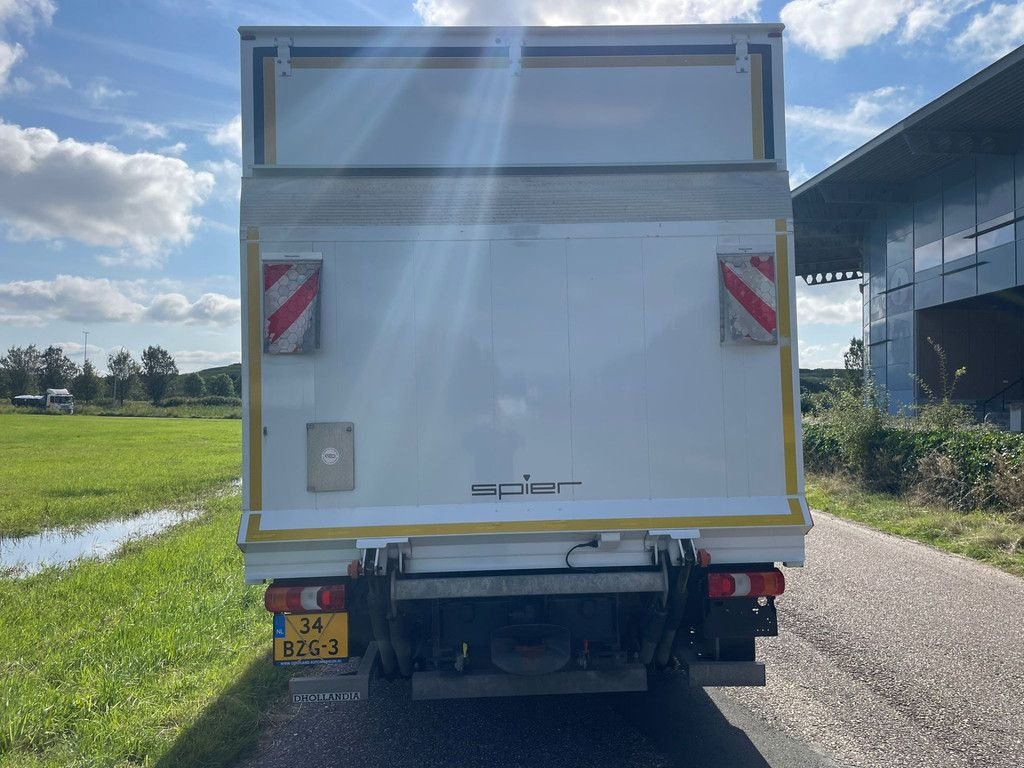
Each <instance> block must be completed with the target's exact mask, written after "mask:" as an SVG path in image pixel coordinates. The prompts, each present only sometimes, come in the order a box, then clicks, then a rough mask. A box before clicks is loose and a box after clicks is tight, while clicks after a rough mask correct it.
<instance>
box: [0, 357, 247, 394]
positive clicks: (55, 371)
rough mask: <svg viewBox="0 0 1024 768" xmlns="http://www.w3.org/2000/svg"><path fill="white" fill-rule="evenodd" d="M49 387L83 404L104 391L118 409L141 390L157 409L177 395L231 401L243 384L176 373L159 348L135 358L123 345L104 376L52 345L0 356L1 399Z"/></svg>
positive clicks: (171, 359) (110, 359) (109, 361)
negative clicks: (164, 401) (157, 406)
mask: <svg viewBox="0 0 1024 768" xmlns="http://www.w3.org/2000/svg"><path fill="white" fill-rule="evenodd" d="M47 389H67V390H68V391H70V392H71V394H72V395H74V396H75V397H76V398H77V399H78V400H81V401H83V402H87V403H88V402H92V401H93V400H96V399H98V398H99V397H100V394H101V393H104V394H105V396H106V397H107V398H109V399H110V400H115V401H117V402H118V403H120V404H122V405H123V404H124V401H125V400H132V399H137V396H138V395H139V394H140V389H141V393H144V394H145V396H146V398H147V399H149V400H150V401H151V402H152V403H153V404H154V405H155V404H157V403H159V402H160V401H161V400H163V399H164V398H165V397H167V396H168V395H170V394H175V393H178V392H180V393H181V394H183V395H184V396H185V397H202V396H203V395H217V396H220V397H235V396H237V395H238V394H240V390H241V382H240V381H239V380H237V379H233V378H232V377H231V376H228V375H227V374H224V373H222V374H219V375H217V376H211V377H209V378H205V379H204V378H203V377H202V376H200V375H199V374H197V373H188V374H185V375H179V374H178V366H177V364H176V363H175V361H174V357H173V356H172V355H171V353H170V352H168V351H167V350H166V349H164V348H163V347H160V346H149V347H146V348H145V349H144V350H143V351H142V354H141V355H140V357H139V360H136V359H135V357H134V356H133V355H132V353H131V352H129V351H128V350H127V349H124V348H123V347H122V348H121V349H119V350H118V351H116V352H111V353H110V354H109V355H108V356H107V375H106V376H105V377H101V376H100V375H99V374H98V373H97V371H96V368H95V366H93V364H92V361H91V360H86V361H85V362H84V363H83V364H82V365H81V366H80V365H78V364H77V363H75V362H74V361H73V360H71V359H70V358H69V357H68V356H67V355H66V354H64V350H63V349H62V348H61V347H58V346H56V345H50V346H49V347H47V348H46V349H42V350H40V349H39V348H38V347H37V346H36V345H35V344H29V345H28V346H26V347H17V346H12V347H11V348H10V349H8V350H7V354H6V355H5V356H4V357H2V358H0V396H2V397H4V398H11V397H15V396H17V395H31V394H37V392H43V391H45V390H47Z"/></svg>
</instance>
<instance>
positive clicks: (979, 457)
mask: <svg viewBox="0 0 1024 768" xmlns="http://www.w3.org/2000/svg"><path fill="white" fill-rule="evenodd" d="M804 464H805V466H806V467H807V468H808V469H809V470H811V471H817V472H839V473H843V474H852V475H855V476H857V479H859V480H860V481H861V482H862V484H863V485H864V486H865V487H866V488H868V489H870V490H875V491H883V492H887V493H894V494H904V493H907V492H908V491H911V490H919V491H921V492H923V493H924V494H925V495H928V496H930V497H938V500H942V501H944V502H945V503H947V504H948V505H949V506H952V507H955V508H963V507H964V506H966V505H975V506H977V505H981V506H996V507H999V506H1016V502H1013V501H1010V500H1008V499H1006V493H1005V492H1004V491H1003V490H1001V489H1002V488H1004V487H1005V486H1007V485H1013V484H1015V482H1016V476H1017V475H1018V474H1019V473H1020V472H1021V470H1022V468H1024V435H1021V434H1014V433H1010V432H999V431H996V430H991V429H956V430H946V431H941V430H935V429H922V428H919V427H918V426H916V424H915V422H912V421H908V422H907V423H905V424H901V423H898V422H897V423H893V422H892V421H888V422H883V423H880V424H879V426H878V427H877V428H876V429H873V430H869V431H868V432H867V434H863V433H862V434H860V435H858V440H857V441H856V442H855V443H854V442H853V441H846V440H844V432H843V430H842V429H841V428H838V427H837V426H836V425H834V424H830V423H828V422H827V421H824V420H814V419H807V420H805V421H804ZM851 468H856V469H854V470H853V471H851ZM1009 474H1012V476H1013V477H1012V479H1011V478H1010V477H1008V475H1009Z"/></svg>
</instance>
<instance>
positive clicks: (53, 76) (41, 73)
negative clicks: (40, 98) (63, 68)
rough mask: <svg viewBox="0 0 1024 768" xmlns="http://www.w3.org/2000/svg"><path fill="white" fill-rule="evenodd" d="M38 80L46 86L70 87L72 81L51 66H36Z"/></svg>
mask: <svg viewBox="0 0 1024 768" xmlns="http://www.w3.org/2000/svg"><path fill="white" fill-rule="evenodd" d="M35 75H36V80H38V81H39V84H40V85H42V86H43V87H44V88H70V87H71V81H70V80H68V78H67V77H65V76H64V75H62V74H61V73H60V72H58V71H57V70H55V69H50V68H49V67H36V68H35Z"/></svg>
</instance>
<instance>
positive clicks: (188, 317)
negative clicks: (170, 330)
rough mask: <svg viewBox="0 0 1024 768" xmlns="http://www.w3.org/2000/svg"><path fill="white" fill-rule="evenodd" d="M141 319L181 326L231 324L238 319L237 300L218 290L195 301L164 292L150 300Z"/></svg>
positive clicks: (239, 316) (239, 306)
mask: <svg viewBox="0 0 1024 768" xmlns="http://www.w3.org/2000/svg"><path fill="white" fill-rule="evenodd" d="M145 318H146V319H147V320H156V321H158V322H162V323H183V324H185V325H232V324H237V323H238V322H239V319H240V318H241V301H240V300H239V299H232V298H231V297H229V296H225V295H223V294H221V293H204V294H203V295H202V296H200V297H199V298H198V299H196V300H195V301H189V300H188V299H187V298H186V297H185V296H183V295H182V294H180V293H165V294H162V295H160V296H156V297H155V298H154V299H153V301H152V303H151V304H150V306H149V308H148V309H147V310H146V312H145Z"/></svg>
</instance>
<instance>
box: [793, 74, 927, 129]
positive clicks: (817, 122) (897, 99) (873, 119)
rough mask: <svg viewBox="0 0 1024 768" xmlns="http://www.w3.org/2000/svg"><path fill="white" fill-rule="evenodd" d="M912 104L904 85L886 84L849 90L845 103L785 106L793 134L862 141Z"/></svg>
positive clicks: (885, 125)
mask: <svg viewBox="0 0 1024 768" xmlns="http://www.w3.org/2000/svg"><path fill="white" fill-rule="evenodd" d="M913 106H914V101H913V99H911V98H910V96H909V94H908V93H907V91H906V89H904V88H902V87H896V86H891V85H889V86H885V87H884V88H878V89H876V90H874V91H869V92H867V93H855V94H852V95H851V96H850V97H849V102H848V104H847V106H844V107H839V108H827V107H808V106H803V105H799V104H797V105H793V106H789V107H786V126H787V128H789V129H790V130H792V131H793V133H794V134H806V135H808V136H811V137H815V138H818V139H825V140H826V141H827V142H828V143H840V142H846V143H848V142H849V141H861V142H863V141H867V140H868V139H872V138H874V137H875V136H877V135H878V134H879V133H881V132H882V131H884V130H885V129H886V128H888V127H889V126H891V125H893V124H894V123H895V122H896V121H897V120H899V119H901V118H902V117H904V116H905V115H906V114H907V112H908V111H909V110H910V109H912V108H913Z"/></svg>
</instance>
